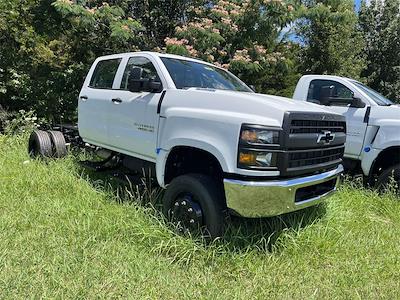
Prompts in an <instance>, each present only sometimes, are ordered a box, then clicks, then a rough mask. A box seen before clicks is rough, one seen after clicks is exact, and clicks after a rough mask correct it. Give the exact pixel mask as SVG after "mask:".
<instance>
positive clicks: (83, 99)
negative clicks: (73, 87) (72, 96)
mask: <svg viewBox="0 0 400 300" xmlns="http://www.w3.org/2000/svg"><path fill="white" fill-rule="evenodd" d="M79 99H81V100H82V101H86V100H87V99H88V96H80V97H79Z"/></svg>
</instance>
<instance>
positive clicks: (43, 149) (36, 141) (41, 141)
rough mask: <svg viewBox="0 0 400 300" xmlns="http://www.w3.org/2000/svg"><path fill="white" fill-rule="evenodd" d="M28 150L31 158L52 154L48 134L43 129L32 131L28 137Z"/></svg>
mask: <svg viewBox="0 0 400 300" xmlns="http://www.w3.org/2000/svg"><path fill="white" fill-rule="evenodd" d="M28 152H29V155H30V156H31V157H33V158H35V157H51V156H53V148H52V146H51V140H50V136H49V134H48V133H47V132H46V131H43V130H35V131H33V132H32V133H31V135H30V137H29V144H28Z"/></svg>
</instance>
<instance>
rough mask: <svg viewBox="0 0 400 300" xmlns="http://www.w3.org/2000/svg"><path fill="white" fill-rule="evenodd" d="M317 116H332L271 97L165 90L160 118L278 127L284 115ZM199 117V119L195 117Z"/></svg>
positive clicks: (316, 107)
mask: <svg viewBox="0 0 400 300" xmlns="http://www.w3.org/2000/svg"><path fill="white" fill-rule="evenodd" d="M288 111H290V112H294V111H296V112H321V113H329V114H335V113H334V112H330V111H328V110H325V109H324V108H323V107H321V106H320V105H316V104H313V103H309V102H303V101H296V100H293V99H290V98H285V97H278V96H272V95H264V94H256V93H245V92H234V91H225V90H206V89H196V88H191V89H188V90H168V91H167V92H166V94H165V99H164V101H163V103H162V111H161V115H163V116H166V117H168V115H170V114H172V115H177V114H179V115H182V116H184V115H190V116H192V117H195V114H196V112H197V113H199V114H201V117H202V118H204V116H207V117H208V118H213V116H214V118H218V119H221V118H224V117H226V118H225V120H224V121H225V122H230V123H231V122H240V123H253V124H260V125H267V126H282V122H283V116H284V114H285V112H288ZM199 117H200V115H199Z"/></svg>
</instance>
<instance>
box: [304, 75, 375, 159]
mask: <svg viewBox="0 0 400 300" xmlns="http://www.w3.org/2000/svg"><path fill="white" fill-rule="evenodd" d="M353 95H354V93H353V91H352V90H350V89H349V88H348V87H346V86H345V85H344V84H342V83H340V82H338V81H335V80H321V79H318V80H312V81H311V82H310V86H309V90H308V96H307V101H309V102H314V103H319V104H321V105H329V103H327V101H325V99H326V97H327V96H329V97H337V98H341V99H346V98H349V100H350V99H352V98H353ZM329 110H332V111H334V112H336V113H338V114H341V115H343V116H345V117H346V125H347V132H346V135H347V138H346V144H345V155H346V156H348V157H353V158H357V157H358V156H359V155H360V154H361V151H362V148H363V144H364V136H365V132H366V130H367V125H368V124H367V123H365V122H364V116H365V113H366V110H367V107H366V106H365V107H363V108H357V107H350V106H349V105H346V104H339V103H336V104H331V105H330V106H329Z"/></svg>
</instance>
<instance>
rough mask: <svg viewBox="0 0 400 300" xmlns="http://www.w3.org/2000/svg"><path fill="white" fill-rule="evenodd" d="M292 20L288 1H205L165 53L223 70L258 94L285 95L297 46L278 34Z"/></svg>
mask: <svg viewBox="0 0 400 300" xmlns="http://www.w3.org/2000/svg"><path fill="white" fill-rule="evenodd" d="M294 17H295V3H292V2H291V1H288V2H284V1H280V0H252V1H250V0H247V1H238V0H221V1H209V2H208V3H207V4H206V5H201V6H197V7H191V9H190V10H188V13H187V19H186V20H185V22H183V24H182V25H181V26H178V27H177V28H176V30H175V35H174V37H168V38H166V39H165V43H166V51H167V52H171V53H176V54H180V55H187V56H192V57H198V58H201V59H203V60H206V61H209V62H213V63H215V64H216V65H219V66H222V67H224V68H227V69H229V70H230V71H232V72H233V73H235V74H236V75H238V76H239V77H240V78H241V79H243V80H244V81H245V82H247V83H250V84H254V85H255V86H256V87H257V90H258V91H262V92H267V93H268V92H270V93H283V94H285V95H289V93H291V90H290V88H289V87H291V86H293V82H292V81H293V78H294V77H296V76H293V74H294V73H295V58H296V57H295V55H294V53H295V51H294V49H296V45H295V44H293V43H292V42H291V41H288V40H285V39H283V38H282V31H283V29H284V28H285V27H286V26H287V25H288V24H289V23H290V22H291V21H292V20H293V19H294ZM296 78H297V77H296Z"/></svg>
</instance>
